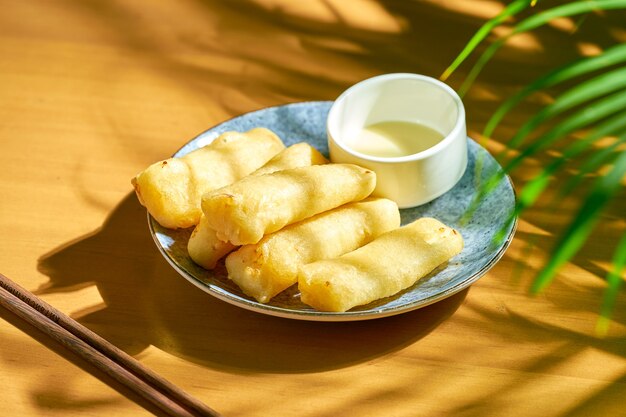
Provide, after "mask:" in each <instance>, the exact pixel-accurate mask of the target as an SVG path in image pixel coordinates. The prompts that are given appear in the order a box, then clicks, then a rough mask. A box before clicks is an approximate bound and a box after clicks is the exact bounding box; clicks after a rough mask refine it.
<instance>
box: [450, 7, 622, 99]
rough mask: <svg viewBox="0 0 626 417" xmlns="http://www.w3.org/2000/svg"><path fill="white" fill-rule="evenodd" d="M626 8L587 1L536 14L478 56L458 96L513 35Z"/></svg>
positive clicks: (463, 92)
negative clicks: (567, 20) (546, 25)
mask: <svg viewBox="0 0 626 417" xmlns="http://www.w3.org/2000/svg"><path fill="white" fill-rule="evenodd" d="M622 8H626V0H588V1H577V2H572V3H567V4H564V5H562V6H557V7H554V8H552V9H548V10H545V11H542V12H540V13H537V14H536V15H533V16H531V17H528V18H526V19H525V20H523V21H521V22H520V23H518V24H517V25H516V26H515V27H514V28H513V31H512V32H511V33H510V34H509V35H507V36H505V37H503V38H501V39H498V40H497V41H495V42H494V43H492V44H491V45H490V46H489V47H488V48H487V49H485V51H484V52H483V53H482V54H481V55H480V57H479V58H478V60H477V62H476V63H475V64H474V66H473V67H472V69H471V70H470V72H469V74H468V75H467V77H466V78H465V80H464V82H463V83H462V84H461V87H460V88H459V95H460V96H461V97H463V96H464V95H465V94H466V93H467V91H468V90H469V88H470V87H471V85H472V84H473V83H474V81H475V80H476V77H478V75H479V74H480V72H481V71H482V69H483V68H484V67H485V65H487V63H488V62H489V60H491V58H492V57H493V55H494V54H495V53H496V52H497V51H498V50H499V49H500V48H501V47H502V46H503V45H504V44H505V43H506V42H507V41H508V40H509V39H510V38H511V37H512V36H514V35H517V34H520V33H523V32H528V31H530V30H533V29H536V28H538V27H540V26H542V25H545V24H546V23H548V22H550V21H551V20H554V19H556V18H562V17H569V16H575V15H580V14H585V13H589V12H592V11H597V10H613V9H622Z"/></svg>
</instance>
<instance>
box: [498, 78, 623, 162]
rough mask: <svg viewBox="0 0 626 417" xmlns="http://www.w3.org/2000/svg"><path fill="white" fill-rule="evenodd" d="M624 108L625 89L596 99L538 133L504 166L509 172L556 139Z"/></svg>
mask: <svg viewBox="0 0 626 417" xmlns="http://www.w3.org/2000/svg"><path fill="white" fill-rule="evenodd" d="M624 108H626V90H622V91H619V92H617V93H614V94H612V95H610V96H608V97H604V98H602V99H600V100H597V101H596V102H594V103H591V104H589V105H588V106H587V107H584V108H583V109H582V110H579V111H577V112H575V113H574V114H572V115H571V116H569V117H567V118H566V119H564V120H563V121H562V122H561V123H559V124H557V125H556V126H554V127H553V128H551V129H550V130H548V131H547V132H546V133H544V134H542V135H540V136H539V137H538V138H537V139H536V140H535V141H534V142H532V143H531V144H530V145H529V146H527V147H526V148H525V149H524V150H523V151H522V152H521V153H520V154H519V155H517V156H516V157H515V158H513V159H512V160H511V161H510V162H509V163H508V164H507V165H506V166H505V168H504V170H505V171H506V172H509V171H511V170H513V169H514V168H516V167H517V166H518V165H519V164H520V163H521V162H523V161H524V160H525V159H526V158H528V157H530V156H532V155H534V154H536V153H537V152H539V151H542V150H544V149H546V148H547V147H549V146H550V145H552V144H553V143H554V142H556V141H557V140H558V139H561V138H564V137H566V136H567V135H569V134H571V133H572V132H575V131H576V130H579V129H582V128H584V127H587V126H589V125H592V124H593V123H596V122H598V121H600V120H602V119H603V118H605V117H608V116H610V115H612V114H614V113H617V112H620V111H623V109H624Z"/></svg>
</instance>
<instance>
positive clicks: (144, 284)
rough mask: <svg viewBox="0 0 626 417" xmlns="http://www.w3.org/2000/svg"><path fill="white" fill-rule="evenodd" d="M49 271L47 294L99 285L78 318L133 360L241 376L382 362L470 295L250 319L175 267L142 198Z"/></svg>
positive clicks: (54, 260) (42, 265) (50, 262)
mask: <svg viewBox="0 0 626 417" xmlns="http://www.w3.org/2000/svg"><path fill="white" fill-rule="evenodd" d="M39 269H40V271H42V272H43V273H44V274H46V275H47V276H48V277H49V278H50V281H49V282H48V283H47V284H46V285H44V286H42V287H41V288H40V289H39V290H38V294H46V293H52V292H65V291H72V290H76V289H79V288H82V287H86V286H91V285H96V286H97V288H98V291H99V292H100V294H101V295H102V298H103V300H104V303H105V305H104V306H97V307H94V308H93V309H90V310H87V311H81V312H78V313H75V314H74V318H75V319H77V320H78V321H80V322H81V323H83V324H84V325H86V326H87V327H89V328H90V329H92V330H94V331H95V332H97V333H98V334H100V335H101V336H103V337H105V338H106V339H108V340H109V341H111V342H113V343H114V344H115V345H117V346H118V347H120V348H122V349H124V350H126V351H127V352H128V353H130V354H137V353H139V352H141V351H142V350H144V349H145V348H146V347H148V346H149V345H154V346H156V347H158V348H160V349H162V350H164V351H167V352H169V353H172V354H174V355H177V356H180V357H184V358H185V359H188V360H191V361H194V362H196V363H200V364H203V365H205V366H209V367H216V368H223V369H228V370H231V371H236V372H257V371H259V372H278V373H283V372H286V373H289V372H311V371H320V370H327V369H333V368H340V367H344V366H348V365H350V364H354V363H359V362H363V361H367V360H370V359H372V358H375V357H379V356H381V355H384V354H386V353H389V352H393V351H396V350H398V349H401V348H402V347H404V346H407V345H409V344H411V343H414V342H416V341H417V340H419V339H420V338H422V337H424V336H426V335H427V334H428V333H429V332H430V331H432V330H433V329H434V328H436V327H437V326H438V325H439V324H440V323H442V322H443V321H444V320H445V319H446V318H448V317H449V316H450V315H452V314H453V313H454V311H455V310H456V309H457V308H458V307H459V305H460V304H461V303H462V302H463V300H464V298H465V295H466V293H467V291H463V292H461V293H459V294H457V295H455V296H453V297H450V298H448V299H446V300H443V301H441V302H438V303H436V304H434V305H431V306H428V307H426V308H422V309H420V310H417V311H414V312H410V313H406V314H402V315H398V316H393V317H388V318H384V319H377V320H369V321H361V322H349V323H320V322H307V321H296V320H289V319H282V318H276V317H270V316H264V315H262V314H259V313H254V312H250V311H247V310H243V309H240V308H238V307H235V306H232V305H230V304H227V303H225V302H223V301H220V300H218V299H215V298H213V297H212V296H210V295H208V294H206V293H204V292H203V291H200V290H199V289H197V288H196V287H195V286H193V285H192V284H190V283H189V282H187V281H186V280H185V279H184V278H182V277H181V276H180V275H178V274H177V273H176V272H175V271H174V270H173V269H172V268H171V267H170V265H169V264H168V263H167V262H166V261H165V259H164V258H163V257H162V256H161V255H160V253H159V252H158V250H157V248H156V246H155V244H154V242H153V241H152V238H151V236H150V234H149V232H148V228H147V222H146V213H145V209H144V208H143V207H141V206H140V205H139V203H138V202H137V200H136V198H135V196H134V195H133V194H129V195H128V196H127V197H126V198H125V199H124V200H123V201H122V202H121V203H120V204H119V205H118V207H117V208H116V209H115V210H114V211H113V212H112V214H111V215H110V217H109V218H108V219H107V220H106V221H105V223H104V225H103V226H102V228H101V229H99V230H97V231H96V232H95V233H93V234H91V235H88V236H85V237H83V238H80V239H77V240H76V241H73V242H70V243H69V244H67V245H66V246H63V247H61V248H59V249H57V250H56V251H54V252H52V253H48V254H45V255H43V256H42V257H41V259H40V261H39Z"/></svg>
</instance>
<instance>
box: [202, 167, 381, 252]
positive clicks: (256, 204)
mask: <svg viewBox="0 0 626 417" xmlns="http://www.w3.org/2000/svg"><path fill="white" fill-rule="evenodd" d="M375 186H376V174H374V172H372V171H370V170H368V169H365V168H362V167H359V166H357V165H351V164H326V165H314V166H310V167H302V168H293V169H286V170H284V171H277V172H273V173H271V174H266V175H259V176H248V177H246V178H243V179H242V180H240V181H237V182H236V183H234V184H231V185H229V186H226V187H223V188H220V189H219V190H215V191H211V192H209V193H207V194H205V195H204V196H203V197H202V211H204V214H205V216H206V217H207V220H208V223H209V226H211V227H212V228H213V229H215V231H216V232H217V237H218V238H219V239H221V240H226V241H229V242H230V243H232V244H234V245H247V244H252V243H257V242H258V241H259V240H261V238H262V237H263V236H264V235H266V234H269V233H273V232H275V231H277V230H280V229H282V228H283V227H285V226H287V225H289V224H292V223H296V222H298V221H300V220H303V219H306V218H307V217H311V216H314V215H316V214H318V213H321V212H323V211H326V210H330V209H333V208H335V207H339V206H341V205H343V204H346V203H349V202H352V201H359V200H362V199H364V198H365V197H367V196H368V195H370V194H371V192H372V191H373V190H374V187H375Z"/></svg>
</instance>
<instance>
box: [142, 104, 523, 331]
mask: <svg viewBox="0 0 626 417" xmlns="http://www.w3.org/2000/svg"><path fill="white" fill-rule="evenodd" d="M324 103H329V104H330V103H331V102H299V103H291V104H285V105H279V106H271V107H266V108H263V109H260V110H256V111H253V112H249V113H244V114H241V115H238V116H235V117H233V118H231V119H228V120H225V121H223V122H221V123H219V124H217V125H215V126H213V127H211V128H209V129H207V130H205V131H204V132H202V133H200V134H199V135H197V136H196V137H195V138H193V139H191V140H190V141H188V142H187V143H186V144H185V145H183V146H182V147H181V148H179V149H178V150H177V151H176V152H175V153H174V156H178V155H179V154H180V153H181V152H182V151H183V150H185V148H186V147H187V146H189V144H191V143H193V142H196V141H199V140H201V139H203V138H205V137H208V136H210V133H211V132H213V131H219V130H220V128H221V127H222V126H223V125H226V124H229V123H231V122H232V121H234V120H236V119H239V118H243V117H250V116H254V115H256V114H260V113H262V112H265V111H267V110H271V109H277V108H285V107H291V106H306V105H315V104H324ZM212 139H213V138H210V139H209V140H208V141H207V142H206V143H209V142H210V141H211V140H212ZM468 140H471V138H469V137H468ZM477 146H478V147H480V148H481V149H482V150H484V151H485V152H486V150H485V149H484V148H482V146H480V145H479V144H477ZM498 166H499V165H498ZM500 168H501V167H500ZM505 178H506V181H507V185H509V186H510V188H511V191H512V193H513V196H514V199H515V194H516V193H515V188H514V186H513V182H512V180H511V178H510V177H509V176H508V175H507V176H505ZM147 219H148V227H149V231H150V235H151V236H152V238H153V240H154V242H155V244H156V246H157V248H158V250H159V252H160V253H161V254H162V255H163V257H164V258H165V259H166V261H167V262H168V263H169V264H170V265H171V266H172V268H173V269H174V270H175V271H176V272H178V273H179V274H180V275H181V276H182V277H183V278H185V279H186V280H187V281H189V282H190V283H191V284H193V285H194V286H196V287H197V288H199V289H200V290H202V291H204V292H206V293H208V294H210V295H212V296H214V297H216V298H218V299H220V300H222V301H224V302H227V303H229V304H231V305H234V306H237V307H240V308H243V309H246V310H250V311H254V312H257V313H261V314H266V315H271V316H275V317H282V318H288V319H296V320H305V321H324V322H342V321H361V320H372V319H378V318H384V317H389V316H394V315H398V314H402V313H406V312H409V311H413V310H417V309H420V308H423V307H426V306H428V305H431V304H433V303H436V302H438V301H441V300H443V299H446V298H448V297H451V296H452V295H454V294H457V293H459V292H461V291H463V290H464V289H466V288H468V287H469V286H471V285H472V284H473V283H475V282H476V281H478V279H480V278H481V277H482V276H484V275H485V274H486V273H487V272H488V271H489V270H490V269H491V268H492V267H493V266H494V265H495V264H496V263H497V262H498V261H499V260H500V259H501V258H502V256H503V255H504V253H505V252H506V250H507V248H508V247H509V245H510V244H511V242H512V240H513V236H514V235H515V231H516V230H517V224H518V219H517V217H515V218H514V219H513V222H512V223H511V224H510V226H509V231H508V233H507V235H506V237H505V238H504V239H503V241H502V242H501V244H500V247H499V248H498V250H497V251H496V252H495V253H494V254H493V255H492V257H491V259H490V260H489V261H487V263H485V264H484V265H483V267H482V268H481V269H479V270H478V271H476V272H474V273H473V274H471V275H468V276H467V277H465V279H464V280H463V281H461V282H459V283H458V284H457V285H455V286H452V287H450V288H447V289H446V290H445V291H441V292H438V293H436V294H433V295H431V296H429V297H425V298H422V299H419V300H417V301H414V302H410V303H406V304H402V305H399V306H395V307H389V306H387V307H386V306H385V304H382V305H379V306H378V307H376V308H373V309H369V310H355V311H346V312H341V313H335V312H324V311H317V310H295V309H290V308H285V307H280V306H274V305H271V304H262V303H259V302H257V301H254V300H252V299H248V298H244V297H241V296H239V295H237V294H234V293H231V292H230V291H228V290H227V289H225V288H222V287H220V286H218V285H214V284H211V283H207V282H204V281H202V280H201V279H199V278H197V277H195V276H194V274H193V273H192V272H191V271H188V270H187V269H185V268H184V267H183V266H182V265H180V264H179V263H178V262H177V261H176V260H175V259H174V258H172V257H171V256H170V254H169V253H168V252H167V250H166V249H165V248H164V247H163V245H162V244H161V242H160V241H159V239H158V237H157V231H156V230H155V226H156V225H155V223H156V220H155V219H154V218H153V217H152V216H150V214H148V215H147ZM411 288H412V287H409V288H408V289H406V290H404V291H410V289H411ZM404 291H403V292H404ZM403 292H401V293H403ZM401 293H400V294H401ZM397 295H398V294H397ZM397 295H395V296H392V297H389V298H391V299H393V298H394V297H396V296H397Z"/></svg>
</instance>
